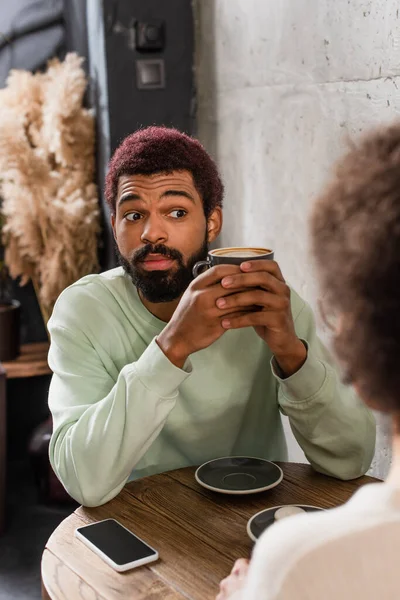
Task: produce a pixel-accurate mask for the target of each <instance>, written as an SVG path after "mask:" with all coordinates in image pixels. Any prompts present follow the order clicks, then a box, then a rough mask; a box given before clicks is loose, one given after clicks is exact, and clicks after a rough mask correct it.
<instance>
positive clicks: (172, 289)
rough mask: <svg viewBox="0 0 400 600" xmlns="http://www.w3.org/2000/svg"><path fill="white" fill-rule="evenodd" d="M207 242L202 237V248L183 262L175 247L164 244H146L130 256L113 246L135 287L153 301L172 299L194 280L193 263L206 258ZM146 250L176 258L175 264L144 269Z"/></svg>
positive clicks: (168, 300) (147, 253)
mask: <svg viewBox="0 0 400 600" xmlns="http://www.w3.org/2000/svg"><path fill="white" fill-rule="evenodd" d="M207 252H208V243H207V240H204V242H203V244H202V246H201V248H200V249H199V250H198V251H197V252H195V254H192V256H190V258H189V259H188V261H187V262H186V264H185V262H184V260H183V256H182V254H181V253H180V252H179V250H176V249H175V248H168V247H167V246H164V244H155V245H154V246H153V245H152V244H146V246H143V248H140V250H137V252H135V253H134V254H133V256H132V258H131V259H130V260H128V259H126V258H125V257H124V256H122V254H121V253H120V251H119V249H118V247H117V246H116V253H117V257H118V261H119V264H120V265H121V266H122V267H123V268H124V270H125V271H126V273H127V274H128V275H129V276H130V277H131V279H132V281H133V283H134V285H135V286H136V288H137V289H138V291H139V292H140V293H141V294H142V295H143V296H144V298H145V299H146V300H148V301H149V302H153V303H158V302H171V301H172V300H176V299H177V298H180V296H182V294H183V292H184V291H185V290H186V289H187V288H188V286H189V284H190V282H191V281H192V280H193V273H192V270H193V267H194V265H195V264H196V263H197V262H198V261H200V260H205V259H206V258H207ZM149 254H161V255H162V256H165V257H166V258H171V259H173V260H175V261H176V262H177V268H172V269H168V270H164V271H146V270H145V269H143V267H142V265H141V263H142V262H143V260H144V259H145V258H146V257H147V256H148V255H149Z"/></svg>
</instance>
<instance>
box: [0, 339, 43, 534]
mask: <svg viewBox="0 0 400 600" xmlns="http://www.w3.org/2000/svg"><path fill="white" fill-rule="evenodd" d="M48 351H49V344H48V342H39V343H35V344H25V345H22V346H21V354H20V356H19V357H18V358H16V359H15V360H11V361H9V362H3V363H0V533H1V532H2V531H3V529H4V523H5V495H6V439H7V436H6V419H7V398H6V379H17V378H24V377H36V376H37V375H49V374H50V373H51V371H50V368H49V365H48V364H47V353H48Z"/></svg>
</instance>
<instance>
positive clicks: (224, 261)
mask: <svg viewBox="0 0 400 600" xmlns="http://www.w3.org/2000/svg"><path fill="white" fill-rule="evenodd" d="M273 259H274V252H273V250H269V249H268V248H252V247H246V246H244V247H232V248H217V249H216V250H210V251H209V253H208V255H207V259H206V260H201V261H199V262H197V263H196V264H195V265H194V267H193V277H197V275H199V273H200V272H201V270H202V269H209V268H210V267H215V266H216V265H240V264H241V263H242V262H245V261H246V260H273Z"/></svg>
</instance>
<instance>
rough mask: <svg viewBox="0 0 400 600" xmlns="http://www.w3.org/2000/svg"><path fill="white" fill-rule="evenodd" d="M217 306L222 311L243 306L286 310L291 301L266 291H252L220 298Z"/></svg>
mask: <svg viewBox="0 0 400 600" xmlns="http://www.w3.org/2000/svg"><path fill="white" fill-rule="evenodd" d="M216 305H217V306H218V308H220V309H221V310H224V311H225V310H230V309H231V310H232V311H234V310H235V309H237V308H240V307H243V306H261V307H264V308H267V309H269V310H286V309H287V308H288V307H289V299H288V298H286V297H285V296H278V295H277V294H271V293H270V292H266V291H265V290H260V289H251V290H248V291H246V292H241V293H240V294H230V295H228V296H222V297H219V298H218V299H217V300H216Z"/></svg>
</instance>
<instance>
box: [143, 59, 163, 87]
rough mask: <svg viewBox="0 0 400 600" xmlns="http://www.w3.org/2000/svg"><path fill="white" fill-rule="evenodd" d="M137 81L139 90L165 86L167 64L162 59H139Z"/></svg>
mask: <svg viewBox="0 0 400 600" xmlns="http://www.w3.org/2000/svg"><path fill="white" fill-rule="evenodd" d="M136 83H137V87H138V89H139V90H158V89H162V88H165V65H164V61H163V60H162V59H154V60H153V59H152V60H137V61H136Z"/></svg>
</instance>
